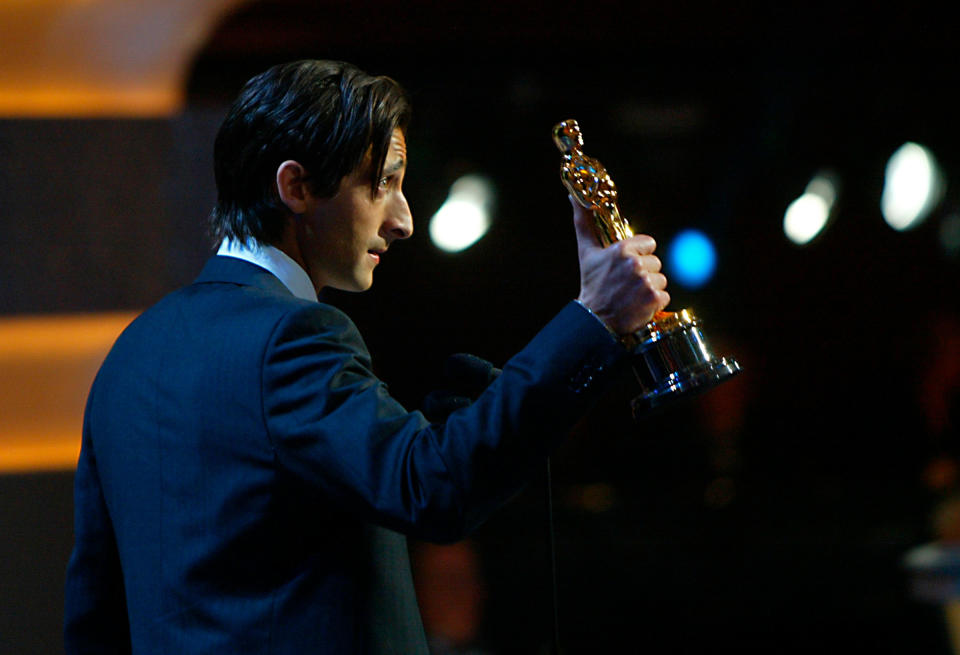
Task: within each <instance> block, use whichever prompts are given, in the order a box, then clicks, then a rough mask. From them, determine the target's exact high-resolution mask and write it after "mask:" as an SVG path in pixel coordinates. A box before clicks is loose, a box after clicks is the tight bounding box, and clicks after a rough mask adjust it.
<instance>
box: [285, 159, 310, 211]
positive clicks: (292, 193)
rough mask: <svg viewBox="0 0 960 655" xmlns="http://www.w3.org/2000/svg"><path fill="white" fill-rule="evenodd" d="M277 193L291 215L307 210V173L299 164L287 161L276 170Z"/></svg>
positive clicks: (290, 160)
mask: <svg viewBox="0 0 960 655" xmlns="http://www.w3.org/2000/svg"><path fill="white" fill-rule="evenodd" d="M277 193H278V194H280V201H281V202H282V203H283V204H285V205H286V206H287V209H289V210H290V211H291V213H293V214H303V213H304V212H305V211H306V210H307V197H308V195H309V191H308V190H307V171H306V169H305V168H304V167H303V166H301V165H300V163H299V162H296V161H294V160H292V159H288V160H287V161H285V162H283V163H282V164H280V166H279V167H278V168H277Z"/></svg>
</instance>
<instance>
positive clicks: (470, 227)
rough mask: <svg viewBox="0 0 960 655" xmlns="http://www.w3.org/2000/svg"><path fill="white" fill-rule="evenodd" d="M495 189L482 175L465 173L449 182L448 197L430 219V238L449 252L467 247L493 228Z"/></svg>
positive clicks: (441, 248)
mask: <svg viewBox="0 0 960 655" xmlns="http://www.w3.org/2000/svg"><path fill="white" fill-rule="evenodd" d="M494 195H495V190H494V186H493V183H492V182H491V181H490V180H489V179H488V178H486V177H483V176H481V175H465V176H463V177H461V178H460V179H458V180H457V181H456V182H454V183H453V184H452V185H451V186H450V193H449V195H447V199H446V201H444V203H443V204H442V205H441V206H440V209H438V210H437V213H436V214H434V215H433V218H431V219H430V227H429V232H430V239H431V240H432V241H433V243H434V245H435V246H437V247H438V248H440V250H444V251H446V252H460V251H462V250H466V249H467V248H469V247H470V246H472V245H473V244H475V243H476V242H477V241H479V240H480V239H481V238H482V237H483V235H485V234H486V233H487V230H489V229H490V217H491V214H492V212H493V204H494Z"/></svg>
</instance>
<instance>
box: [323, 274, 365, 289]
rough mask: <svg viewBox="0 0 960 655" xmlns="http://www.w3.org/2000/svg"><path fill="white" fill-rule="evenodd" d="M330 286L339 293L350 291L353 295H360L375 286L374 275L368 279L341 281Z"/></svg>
mask: <svg viewBox="0 0 960 655" xmlns="http://www.w3.org/2000/svg"><path fill="white" fill-rule="evenodd" d="M328 286H329V287H331V288H333V289H337V290H338V291H349V292H351V293H360V292H362V291H367V290H368V289H369V288H370V287H372V286H373V275H370V276H369V277H366V278H353V279H347V280H340V281H338V282H334V283H333V284H330V285H328Z"/></svg>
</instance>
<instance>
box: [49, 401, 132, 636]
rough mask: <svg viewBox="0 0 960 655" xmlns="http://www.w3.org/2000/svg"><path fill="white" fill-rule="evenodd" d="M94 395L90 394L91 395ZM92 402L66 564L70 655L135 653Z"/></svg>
mask: <svg viewBox="0 0 960 655" xmlns="http://www.w3.org/2000/svg"><path fill="white" fill-rule="evenodd" d="M92 396H93V394H92V393H91V397H92ZM89 411H90V402H89V401H88V404H87V413H86V416H85V418H84V426H83V443H82V446H81V450H80V459H79V461H78V462H77V472H76V477H75V479H74V504H75V507H74V515H75V519H74V548H73V553H72V555H71V556H70V563H69V564H68V566H67V581H66V590H65V601H66V602H65V614H64V615H65V624H64V641H65V645H66V653H67V655H83V654H89V655H95V654H96V655H120V654H121V653H123V654H126V653H130V652H131V646H130V628H129V621H128V618H127V604H126V595H125V594H124V588H123V574H122V572H121V569H120V556H119V554H118V551H117V542H116V539H115V537H114V533H113V526H112V525H111V522H110V517H109V515H108V514H107V506H106V502H105V501H104V497H103V490H102V488H101V485H100V478H99V474H98V472H97V464H96V456H95V455H94V451H93V446H92V443H91V440H90V432H89Z"/></svg>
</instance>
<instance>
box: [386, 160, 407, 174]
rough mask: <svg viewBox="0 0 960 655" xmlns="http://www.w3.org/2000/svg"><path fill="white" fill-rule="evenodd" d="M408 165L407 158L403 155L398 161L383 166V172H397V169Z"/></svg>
mask: <svg viewBox="0 0 960 655" xmlns="http://www.w3.org/2000/svg"><path fill="white" fill-rule="evenodd" d="M406 165H407V160H406V159H404V158H403V157H401V158H400V159H397V160H396V161H394V162H393V163H392V164H390V165H389V166H384V167H383V174H384V175H393V174H394V173H396V172H397V171H399V170H400V169H401V168H403V167H404V166H406Z"/></svg>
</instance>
